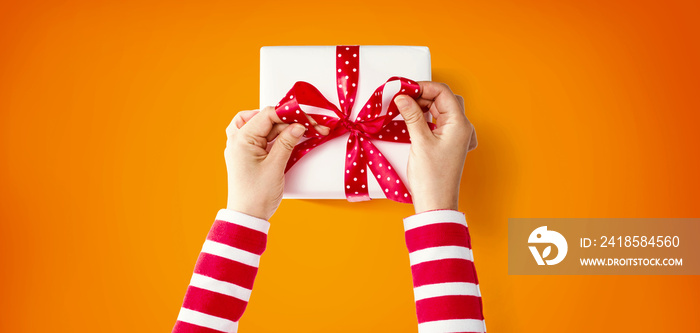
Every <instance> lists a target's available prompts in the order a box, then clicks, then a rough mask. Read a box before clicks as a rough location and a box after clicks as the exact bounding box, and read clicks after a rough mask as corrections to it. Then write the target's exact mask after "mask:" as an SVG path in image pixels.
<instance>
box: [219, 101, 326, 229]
mask: <svg viewBox="0 0 700 333" xmlns="http://www.w3.org/2000/svg"><path fill="white" fill-rule="evenodd" d="M309 119H310V123H312V124H313V125H314V126H315V128H316V130H317V131H319V132H320V133H321V134H323V135H327V134H328V131H329V129H328V128H327V127H324V126H319V125H317V124H316V122H315V121H313V119H311V118H310V117H309ZM305 131H306V128H304V126H303V125H301V124H293V125H289V124H285V123H283V122H282V120H281V119H279V117H277V114H276V113H275V110H274V108H272V107H266V108H264V109H262V110H261V111H258V110H255V111H241V112H239V113H238V114H236V116H235V117H234V118H233V120H232V121H231V124H230V125H229V126H228V128H226V135H227V136H228V140H227V141H226V150H225V151H224V156H225V158H226V169H227V171H228V205H227V208H228V209H231V210H235V211H238V212H241V213H244V214H248V215H250V216H254V217H257V218H261V219H264V220H269V219H270V217H272V214H274V213H275V211H276V210H277V207H278V206H279V204H280V202H281V201H282V191H283V189H284V169H285V167H286V165H287V160H289V156H290V155H291V154H292V149H294V146H295V145H296V144H297V143H298V142H299V141H300V140H301V137H302V135H303V134H304V132H305Z"/></svg>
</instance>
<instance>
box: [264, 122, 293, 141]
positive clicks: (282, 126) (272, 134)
mask: <svg viewBox="0 0 700 333" xmlns="http://www.w3.org/2000/svg"><path fill="white" fill-rule="evenodd" d="M287 127H289V124H276V125H275V126H272V130H271V131H270V134H268V135H267V137H266V140H267V142H270V141H272V140H274V139H275V138H276V137H277V136H278V135H279V134H280V133H282V131H284V129H285V128H287Z"/></svg>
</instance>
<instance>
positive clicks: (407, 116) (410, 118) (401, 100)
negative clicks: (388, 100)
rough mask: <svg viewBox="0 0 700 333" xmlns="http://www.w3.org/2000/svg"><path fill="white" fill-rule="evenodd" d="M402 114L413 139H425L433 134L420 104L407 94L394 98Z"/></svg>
mask: <svg viewBox="0 0 700 333" xmlns="http://www.w3.org/2000/svg"><path fill="white" fill-rule="evenodd" d="M394 103H396V106H397V107H398V109H399V112H400V113H401V116H402V117H403V119H404V121H405V122H406V127H408V135H409V136H410V137H411V141H413V140H425V139H427V138H430V137H431V136H432V132H431V131H430V128H429V127H428V123H427V122H426V121H425V117H424V116H423V110H422V109H421V107H420V105H418V103H416V101H414V100H413V98H410V97H408V96H406V95H399V96H397V97H396V98H395V99H394Z"/></svg>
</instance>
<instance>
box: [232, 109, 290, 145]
mask: <svg viewBox="0 0 700 333" xmlns="http://www.w3.org/2000/svg"><path fill="white" fill-rule="evenodd" d="M276 124H284V122H283V121H282V119H280V118H279V117H278V116H277V113H276V112H275V109H274V108H273V107H271V106H268V107H265V108H264V109H262V110H260V112H259V113H258V114H256V115H254V116H253V117H252V118H251V119H250V120H249V121H248V122H247V123H246V124H245V125H243V126H242V127H241V129H240V133H241V134H245V135H249V136H251V137H253V138H258V139H259V138H267V135H268V134H270V131H272V127H273V126H274V125H276Z"/></svg>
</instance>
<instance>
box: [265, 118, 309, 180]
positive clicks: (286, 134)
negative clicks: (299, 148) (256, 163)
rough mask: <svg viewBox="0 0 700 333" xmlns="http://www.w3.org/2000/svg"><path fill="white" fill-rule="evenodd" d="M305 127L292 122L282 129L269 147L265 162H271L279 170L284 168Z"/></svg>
mask: <svg viewBox="0 0 700 333" xmlns="http://www.w3.org/2000/svg"><path fill="white" fill-rule="evenodd" d="M305 131H306V128H305V127H304V126H302V125H301V124H293V125H291V126H288V127H287V128H286V129H285V130H284V131H282V132H281V133H280V134H279V136H277V140H275V142H274V143H273V144H272V148H270V153H269V154H268V155H267V158H266V159H265V161H269V162H266V163H272V164H273V165H275V166H276V167H278V168H279V169H281V170H284V168H285V166H286V165H287V161H288V160H289V156H291V155H292V150H294V146H296V144H297V143H299V140H301V136H302V135H304V132H305Z"/></svg>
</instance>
